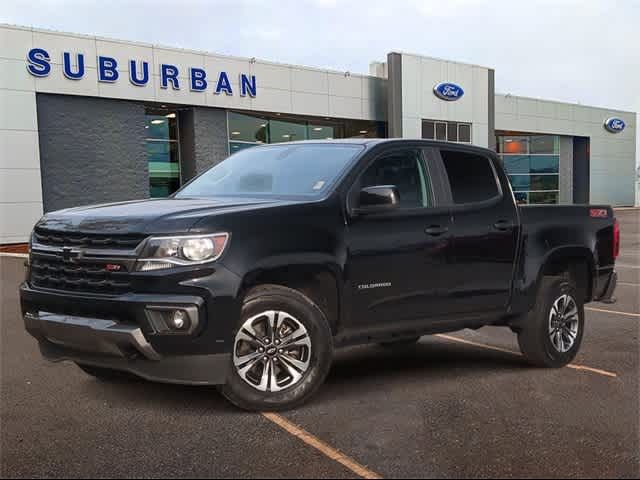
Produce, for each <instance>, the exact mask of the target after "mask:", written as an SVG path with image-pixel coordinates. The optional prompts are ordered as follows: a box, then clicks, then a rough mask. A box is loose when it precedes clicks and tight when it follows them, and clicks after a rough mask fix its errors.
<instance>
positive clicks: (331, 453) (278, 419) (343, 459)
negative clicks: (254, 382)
mask: <svg viewBox="0 0 640 480" xmlns="http://www.w3.org/2000/svg"><path fill="white" fill-rule="evenodd" d="M262 416H263V417H265V418H266V419H267V420H269V421H271V422H273V423H275V424H276V425H277V426H278V427H280V428H282V429H283V430H284V431H286V432H288V433H290V434H291V435H293V436H294V437H297V438H299V439H300V440H302V441H303V442H304V443H306V444H307V445H309V446H310V447H312V448H315V449H316V450H318V451H319V452H320V453H322V454H323V455H324V456H325V457H328V458H330V459H331V460H333V461H334V462H338V463H340V464H341V465H343V466H344V467H346V468H347V469H349V470H351V471H352V472H353V473H355V474H356V475H358V476H359V477H362V478H367V479H369V478H370V479H381V478H382V477H381V476H380V475H378V474H377V473H375V472H373V471H371V470H369V469H368V468H366V467H364V466H362V465H360V464H359V463H358V462H356V461H355V460H354V459H353V458H351V457H349V456H348V455H345V454H343V453H340V452H339V451H338V450H336V449H335V448H333V447H331V446H329V445H327V444H326V443H325V442H323V441H322V440H320V439H319V438H317V437H315V436H313V435H311V434H310V433H309V432H307V431H306V430H304V429H302V428H300V427H298V426H296V425H294V424H293V423H291V422H290V421H289V420H287V419H286V418H284V417H283V416H282V415H278V414H277V413H267V412H263V413H262Z"/></svg>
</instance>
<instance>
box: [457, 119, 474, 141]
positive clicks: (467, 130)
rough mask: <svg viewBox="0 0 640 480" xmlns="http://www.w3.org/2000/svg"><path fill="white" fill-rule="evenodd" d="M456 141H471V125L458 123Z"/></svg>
mask: <svg viewBox="0 0 640 480" xmlns="http://www.w3.org/2000/svg"><path fill="white" fill-rule="evenodd" d="M458 141H459V142H461V143H471V125H469V124H466V123H461V124H459V125H458Z"/></svg>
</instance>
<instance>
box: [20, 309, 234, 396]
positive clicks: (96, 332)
mask: <svg viewBox="0 0 640 480" xmlns="http://www.w3.org/2000/svg"><path fill="white" fill-rule="evenodd" d="M24 322H25V327H26V329H27V331H28V332H29V333H30V334H31V335H32V336H33V337H35V338H36V339H37V340H38V342H39V344H40V351H41V352H42V355H43V356H44V357H45V358H46V359H48V360H51V361H54V362H60V361H63V360H70V361H73V362H76V363H81V364H85V365H92V366H96V367H103V368H110V369H113V370H121V371H125V372H129V373H132V374H134V375H137V376H139V377H142V378H145V379H147V380H151V381H157V382H164V383H179V384H187V385H220V384H224V383H225V382H226V379H227V374H228V372H229V362H230V355H229V354H211V355H182V356H171V357H162V356H161V355H160V354H158V352H156V351H155V350H154V348H153V347H152V346H151V344H149V342H147V340H146V339H145V336H144V335H143V333H142V331H141V329H140V328H139V327H136V326H133V325H124V324H120V323H118V322H115V321H113V320H103V319H96V318H86V317H74V316H68V315H58V314H52V313H42V312H41V313H39V314H37V315H35V314H33V313H26V314H25V315H24Z"/></svg>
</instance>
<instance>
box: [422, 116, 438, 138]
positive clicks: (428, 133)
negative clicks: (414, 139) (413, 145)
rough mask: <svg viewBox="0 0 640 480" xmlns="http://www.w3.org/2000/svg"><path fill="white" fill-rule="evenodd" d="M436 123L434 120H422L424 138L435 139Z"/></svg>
mask: <svg viewBox="0 0 640 480" xmlns="http://www.w3.org/2000/svg"><path fill="white" fill-rule="evenodd" d="M434 129H435V125H434V123H433V122H429V121H428V120H423V121H422V138H424V139H427V140H433V139H435V134H434Z"/></svg>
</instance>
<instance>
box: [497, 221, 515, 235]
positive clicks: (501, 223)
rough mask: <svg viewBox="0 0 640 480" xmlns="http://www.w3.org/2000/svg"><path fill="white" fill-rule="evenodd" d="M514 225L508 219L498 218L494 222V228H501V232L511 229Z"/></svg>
mask: <svg viewBox="0 0 640 480" xmlns="http://www.w3.org/2000/svg"><path fill="white" fill-rule="evenodd" d="M513 226H514V225H513V222H510V221H508V220H498V221H497V222H496V223H494V224H493V228H495V229H496V230H500V231H501V232H505V231H507V230H511V229H512V228H513Z"/></svg>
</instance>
